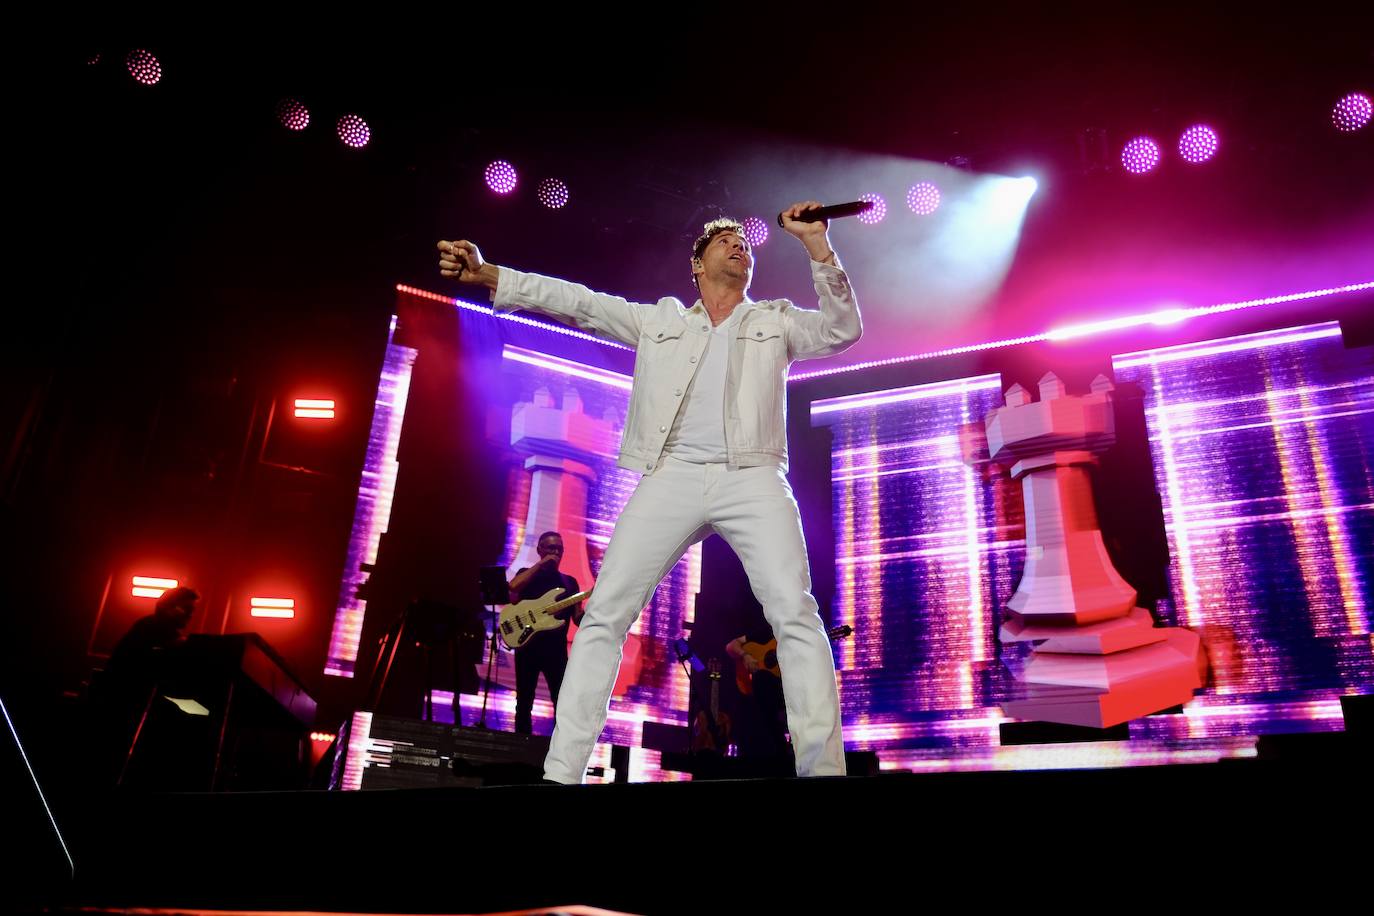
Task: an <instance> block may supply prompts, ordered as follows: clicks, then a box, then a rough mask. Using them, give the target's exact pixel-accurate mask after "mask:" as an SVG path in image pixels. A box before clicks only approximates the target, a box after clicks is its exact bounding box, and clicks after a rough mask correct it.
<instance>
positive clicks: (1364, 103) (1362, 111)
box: [1331, 92, 1374, 134]
mask: <svg viewBox="0 0 1374 916" xmlns="http://www.w3.org/2000/svg"><path fill="white" fill-rule="evenodd" d="M1371 114H1374V104H1371V103H1370V101H1369V96H1367V95H1365V94H1364V93H1361V92H1352V93H1350V94H1349V95H1347V96H1346V97H1345V98H1343V99H1341V100H1340V101H1339V102H1337V103H1336V107H1335V108H1333V109H1331V123H1332V124H1333V125H1335V127H1336V130H1339V131H1341V132H1342V133H1347V134H1348V133H1350V132H1351V131H1356V130H1359V129H1360V128H1361V127H1364V126H1365V125H1366V124H1368V123H1369V119H1370V116H1371Z"/></svg>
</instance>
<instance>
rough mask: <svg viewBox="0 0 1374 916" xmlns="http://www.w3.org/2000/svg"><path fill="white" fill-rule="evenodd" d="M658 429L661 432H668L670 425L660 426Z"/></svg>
mask: <svg viewBox="0 0 1374 916" xmlns="http://www.w3.org/2000/svg"><path fill="white" fill-rule="evenodd" d="M658 431H659V432H661V433H666V432H667V431H668V427H666V426H660V427H659V428H658Z"/></svg>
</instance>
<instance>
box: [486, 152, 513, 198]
mask: <svg viewBox="0 0 1374 916" xmlns="http://www.w3.org/2000/svg"><path fill="white" fill-rule="evenodd" d="M485 177H486V179H487V187H489V188H491V189H492V190H493V191H495V192H496V193H497V194H509V193H510V192H512V191H514V190H515V183H516V180H517V179H516V175H515V166H513V165H511V164H510V163H509V162H507V161H506V160H504V159H497V160H496V161H495V162H493V163H492V164H491V165H489V166H487V171H486V176H485Z"/></svg>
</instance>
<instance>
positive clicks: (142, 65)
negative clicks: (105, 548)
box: [124, 49, 162, 86]
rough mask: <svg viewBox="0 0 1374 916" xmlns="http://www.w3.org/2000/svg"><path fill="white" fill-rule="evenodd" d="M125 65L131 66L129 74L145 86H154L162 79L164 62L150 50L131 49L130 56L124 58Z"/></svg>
mask: <svg viewBox="0 0 1374 916" xmlns="http://www.w3.org/2000/svg"><path fill="white" fill-rule="evenodd" d="M124 65H125V66H126V67H128V68H129V75H130V76H132V77H133V78H134V79H136V80H138V81H139V82H140V83H142V84H143V85H145V86H152V85H153V84H155V83H157V82H158V81H159V80H161V79H162V64H160V63H158V60H157V58H156V57H154V56H153V55H152V52H150V51H144V50H142V49H140V50H137V51H130V52H129V56H128V57H126V58H124Z"/></svg>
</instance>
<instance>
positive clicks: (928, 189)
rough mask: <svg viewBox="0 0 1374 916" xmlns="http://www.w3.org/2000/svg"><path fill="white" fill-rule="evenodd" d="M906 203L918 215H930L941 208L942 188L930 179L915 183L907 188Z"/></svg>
mask: <svg viewBox="0 0 1374 916" xmlns="http://www.w3.org/2000/svg"><path fill="white" fill-rule="evenodd" d="M906 205H907V207H908V208H910V210H911V212H912V213H915V214H917V215H918V216H929V215H930V214H932V213H934V212H935V211H936V210H938V209H940V189H939V188H937V187H935V185H934V183H933V182H929V181H922V182H919V183H917V184H914V185H912V186H911V187H910V188H908V189H907V192H906Z"/></svg>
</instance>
